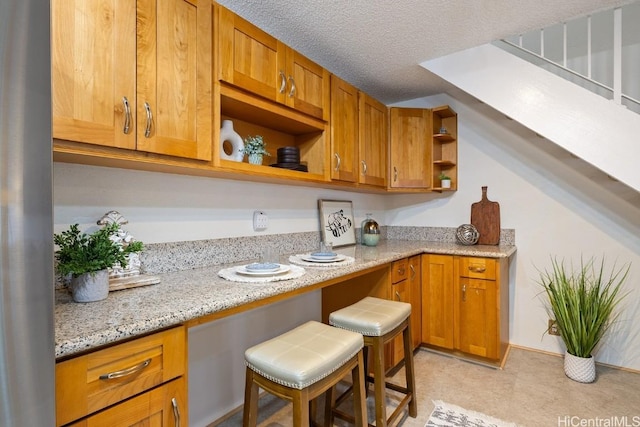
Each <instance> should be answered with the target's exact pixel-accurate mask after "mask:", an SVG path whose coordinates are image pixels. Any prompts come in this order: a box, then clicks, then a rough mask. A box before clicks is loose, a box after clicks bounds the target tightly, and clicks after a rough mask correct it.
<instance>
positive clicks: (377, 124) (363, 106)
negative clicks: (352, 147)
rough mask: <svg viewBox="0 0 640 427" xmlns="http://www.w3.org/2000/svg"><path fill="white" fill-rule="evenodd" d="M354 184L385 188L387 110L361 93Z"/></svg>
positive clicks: (387, 147)
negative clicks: (355, 182) (357, 165)
mask: <svg viewBox="0 0 640 427" xmlns="http://www.w3.org/2000/svg"><path fill="white" fill-rule="evenodd" d="M358 111H359V120H358V122H359V123H358V127H359V129H360V132H359V154H360V156H359V157H360V173H359V175H358V182H359V183H360V184H367V185H372V186H376V187H381V188H385V187H386V186H387V167H388V165H387V152H388V150H389V131H388V129H389V128H388V122H389V110H388V108H387V106H386V105H384V104H383V103H381V102H378V101H377V100H375V99H373V98H372V97H370V96H369V95H367V94H366V93H364V92H360V95H359V109H358Z"/></svg>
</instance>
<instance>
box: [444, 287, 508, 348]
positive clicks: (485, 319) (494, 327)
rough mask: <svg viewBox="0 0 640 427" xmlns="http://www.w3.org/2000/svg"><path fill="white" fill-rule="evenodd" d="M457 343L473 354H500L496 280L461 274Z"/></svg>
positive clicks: (456, 314)
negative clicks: (468, 276) (473, 277)
mask: <svg viewBox="0 0 640 427" xmlns="http://www.w3.org/2000/svg"><path fill="white" fill-rule="evenodd" d="M454 298H455V301H456V303H455V319H456V325H457V327H456V334H455V347H456V348H457V349H458V350H460V351H463V352H465V353H469V354H475V355H476V356H482V357H486V358H489V359H497V358H498V319H497V316H498V307H497V302H496V301H497V300H496V282H495V281H494V280H481V279H470V278H466V277H460V278H459V279H458V283H457V286H456V295H455V297H454Z"/></svg>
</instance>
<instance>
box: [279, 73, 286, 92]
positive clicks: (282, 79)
mask: <svg viewBox="0 0 640 427" xmlns="http://www.w3.org/2000/svg"><path fill="white" fill-rule="evenodd" d="M286 88H287V76H285V75H284V72H283V71H280V93H284V90H285V89H286Z"/></svg>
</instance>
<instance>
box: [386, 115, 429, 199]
mask: <svg viewBox="0 0 640 427" xmlns="http://www.w3.org/2000/svg"><path fill="white" fill-rule="evenodd" d="M390 116H391V141H390V145H391V147H390V153H391V162H390V164H391V165H390V166H391V170H390V171H389V173H390V177H389V186H390V187H391V188H416V189H428V188H429V187H430V186H431V113H430V111H429V110H427V109H421V108H391V111H390Z"/></svg>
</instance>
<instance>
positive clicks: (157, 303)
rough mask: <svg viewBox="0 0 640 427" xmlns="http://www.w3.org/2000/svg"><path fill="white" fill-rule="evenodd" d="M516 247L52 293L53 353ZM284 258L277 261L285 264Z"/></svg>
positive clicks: (410, 247) (425, 248) (412, 247)
mask: <svg viewBox="0 0 640 427" xmlns="http://www.w3.org/2000/svg"><path fill="white" fill-rule="evenodd" d="M515 251H516V247H515V246H481V245H476V246H463V245H459V244H455V243H440V242H429V241H400V240H382V241H380V244H379V245H378V246H376V247H367V246H360V245H356V246H351V247H345V248H338V249H336V252H339V253H341V254H344V255H348V256H352V257H354V258H355V262H354V263H353V264H350V265H346V266H343V267H338V268H320V267H318V268H315V267H310V268H305V270H306V273H305V274H304V275H303V276H302V277H300V278H298V279H292V280H284V281H279V282H267V283H241V282H232V281H228V280H225V279H223V278H221V277H219V276H218V271H219V270H221V269H223V268H226V267H230V266H232V265H240V264H246V263H248V262H251V261H246V260H245V261H243V262H241V263H235V264H224V265H216V266H212V267H206V268H198V269H193V270H183V271H177V272H171V273H163V274H159V275H158V276H159V277H160V280H161V282H160V283H159V284H157V285H152V286H145V287H139V288H133V289H128V290H122V291H115V292H111V293H110V294H109V297H108V298H107V299H106V300H104V301H99V302H93V303H88V304H82V303H75V302H73V300H72V299H71V296H70V294H69V293H68V292H67V291H66V290H58V291H56V303H55V354H56V359H59V358H64V357H67V356H70V355H73V354H76V353H80V352H83V351H86V350H90V349H92V348H95V347H99V346H103V345H106V344H110V343H113V342H116V341H119V340H123V339H127V338H132V337H135V336H138V335H142V334H146V333H149V332H152V331H154V330H158V329H162V328H166V327H170V326H172V325H177V324H180V323H183V322H187V321H189V320H193V319H197V318H199V317H202V316H206V315H210V314H214V313H217V312H220V311H223V310H226V309H230V308H234V307H239V306H242V305H244V304H248V303H252V302H254V301H258V300H261V299H265V298H268V297H271V296H275V295H279V294H283V293H287V292H291V291H295V290H298V289H302V288H305V287H309V286H311V285H315V284H318V283H322V282H325V281H329V280H332V279H336V278H339V277H341V276H345V275H348V274H351V273H356V272H358V271H364V270H367V269H371V268H374V267H376V266H380V265H384V264H388V263H390V262H392V261H395V260H398V259H402V258H406V257H409V256H412V255H417V254H421V253H436V254H449V255H464V256H480V257H490V258H507V257H510V256H511V255H513V254H514V253H515ZM288 257H289V256H288V255H282V257H281V262H283V263H288V261H287V260H288Z"/></svg>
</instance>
